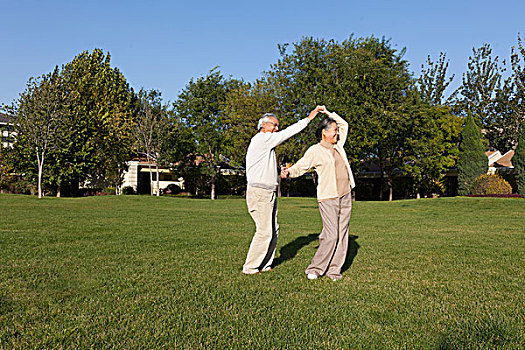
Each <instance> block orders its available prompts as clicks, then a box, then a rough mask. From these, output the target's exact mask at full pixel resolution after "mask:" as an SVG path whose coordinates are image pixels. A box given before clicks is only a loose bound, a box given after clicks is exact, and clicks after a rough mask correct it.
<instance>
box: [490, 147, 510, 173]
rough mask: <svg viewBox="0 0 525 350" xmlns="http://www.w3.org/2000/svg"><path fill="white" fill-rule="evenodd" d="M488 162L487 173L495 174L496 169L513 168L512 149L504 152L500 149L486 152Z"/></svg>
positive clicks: (505, 169)
mask: <svg viewBox="0 0 525 350" xmlns="http://www.w3.org/2000/svg"><path fill="white" fill-rule="evenodd" d="M486 155H487V157H488V162H489V170H488V171H487V174H496V173H497V172H498V171H509V170H512V169H514V167H513V166H512V157H514V150H510V151H508V152H507V153H505V154H503V155H502V154H501V152H500V151H495V150H494V151H488V152H486Z"/></svg>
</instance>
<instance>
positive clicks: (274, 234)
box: [259, 199, 279, 271]
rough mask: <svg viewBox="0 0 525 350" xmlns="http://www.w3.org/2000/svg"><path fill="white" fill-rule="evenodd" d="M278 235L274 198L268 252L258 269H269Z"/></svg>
mask: <svg viewBox="0 0 525 350" xmlns="http://www.w3.org/2000/svg"><path fill="white" fill-rule="evenodd" d="M278 237H279V224H278V223H277V199H275V200H274V205H273V211H272V240H271V242H270V246H269V248H268V252H267V253H266V256H265V257H264V259H263V262H262V264H261V266H259V269H260V270H261V271H264V270H266V271H267V270H269V269H271V267H272V264H273V258H274V256H275V248H276V247H277V238H278Z"/></svg>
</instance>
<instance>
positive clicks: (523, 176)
mask: <svg viewBox="0 0 525 350" xmlns="http://www.w3.org/2000/svg"><path fill="white" fill-rule="evenodd" d="M524 125H525V124H524ZM512 165H513V166H514V174H515V176H516V184H517V185H518V193H519V194H522V195H525V127H523V126H522V127H521V134H520V136H519V138H518V143H517V145H516V150H515V152H514V157H512Z"/></svg>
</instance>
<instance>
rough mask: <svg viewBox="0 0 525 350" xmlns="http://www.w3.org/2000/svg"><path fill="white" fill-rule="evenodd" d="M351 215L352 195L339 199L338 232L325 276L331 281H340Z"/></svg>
mask: <svg viewBox="0 0 525 350" xmlns="http://www.w3.org/2000/svg"><path fill="white" fill-rule="evenodd" d="M351 213H352V193H349V194H347V195H345V196H343V197H341V198H339V232H338V243H337V247H336V249H335V253H334V256H333V258H332V262H331V263H330V266H329V267H328V271H327V272H326V276H327V277H330V278H331V279H336V280H338V279H341V277H342V276H341V268H342V267H343V265H344V263H345V260H346V253H347V250H348V227H349V225H350V214H351Z"/></svg>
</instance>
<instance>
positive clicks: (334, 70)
mask: <svg viewBox="0 0 525 350" xmlns="http://www.w3.org/2000/svg"><path fill="white" fill-rule="evenodd" d="M280 50H281V57H280V59H279V61H278V62H277V63H276V64H274V65H272V67H271V69H270V70H269V71H268V72H267V73H266V77H267V79H268V81H269V82H270V83H271V86H273V87H274V88H275V95H276V97H277V100H278V104H279V107H280V108H281V110H282V117H281V119H282V120H283V121H284V122H283V121H282V122H281V125H283V124H284V125H286V124H287V123H292V122H295V121H297V120H298V119H300V118H303V117H304V116H306V115H307V114H308V112H309V111H310V110H311V109H312V108H313V107H314V106H315V105H317V104H324V105H326V106H327V107H328V109H329V110H333V111H336V112H337V113H338V114H339V115H341V116H342V117H343V118H345V119H346V120H347V121H348V123H349V124H350V130H349V134H348V140H347V142H346V144H345V150H346V151H347V154H348V157H349V160H350V161H351V162H352V163H353V165H354V166H355V165H357V164H359V161H360V160H362V159H373V160H374V161H376V162H378V163H379V164H380V166H381V169H382V174H383V175H384V176H382V179H384V180H385V182H386V183H387V187H388V188H389V190H390V194H391V193H392V181H391V175H392V174H393V171H394V169H396V168H397V167H399V166H400V165H401V164H402V161H401V160H402V155H401V152H400V150H401V149H400V147H401V143H400V142H399V138H401V137H403V130H402V129H403V123H402V122H403V121H406V120H407V114H406V113H404V112H403V113H401V112H400V110H401V109H400V107H402V106H403V105H404V104H405V102H406V100H407V98H406V96H407V94H408V90H409V89H410V88H411V86H412V85H413V81H412V79H411V76H410V73H409V72H408V63H407V61H406V60H404V59H403V55H404V52H405V50H404V49H403V50H400V51H398V50H397V49H395V48H393V47H392V45H391V44H390V41H389V40H386V39H384V38H383V39H378V38H375V37H369V38H354V37H352V36H351V37H349V38H348V39H347V40H344V41H343V42H341V43H339V42H336V41H334V40H331V41H325V40H322V39H321V40H319V39H314V38H303V39H302V40H301V41H300V42H298V43H294V44H292V45H282V46H280ZM313 129H315V125H314V126H311V127H309V129H307V130H306V131H304V132H302V133H300V134H298V135H296V136H295V137H293V138H292V139H290V140H289V141H288V142H287V143H285V144H283V145H282V146H281V147H280V150H278V152H277V154H278V155H279V152H280V151H281V150H282V151H284V153H285V154H289V155H293V157H295V155H296V154H302V153H303V152H304V151H305V149H306V148H308V147H309V146H310V145H311V144H312V143H314V142H317V140H316V139H315V136H314V133H313ZM293 157H292V158H293ZM289 160H291V161H293V160H294V159H289Z"/></svg>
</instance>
